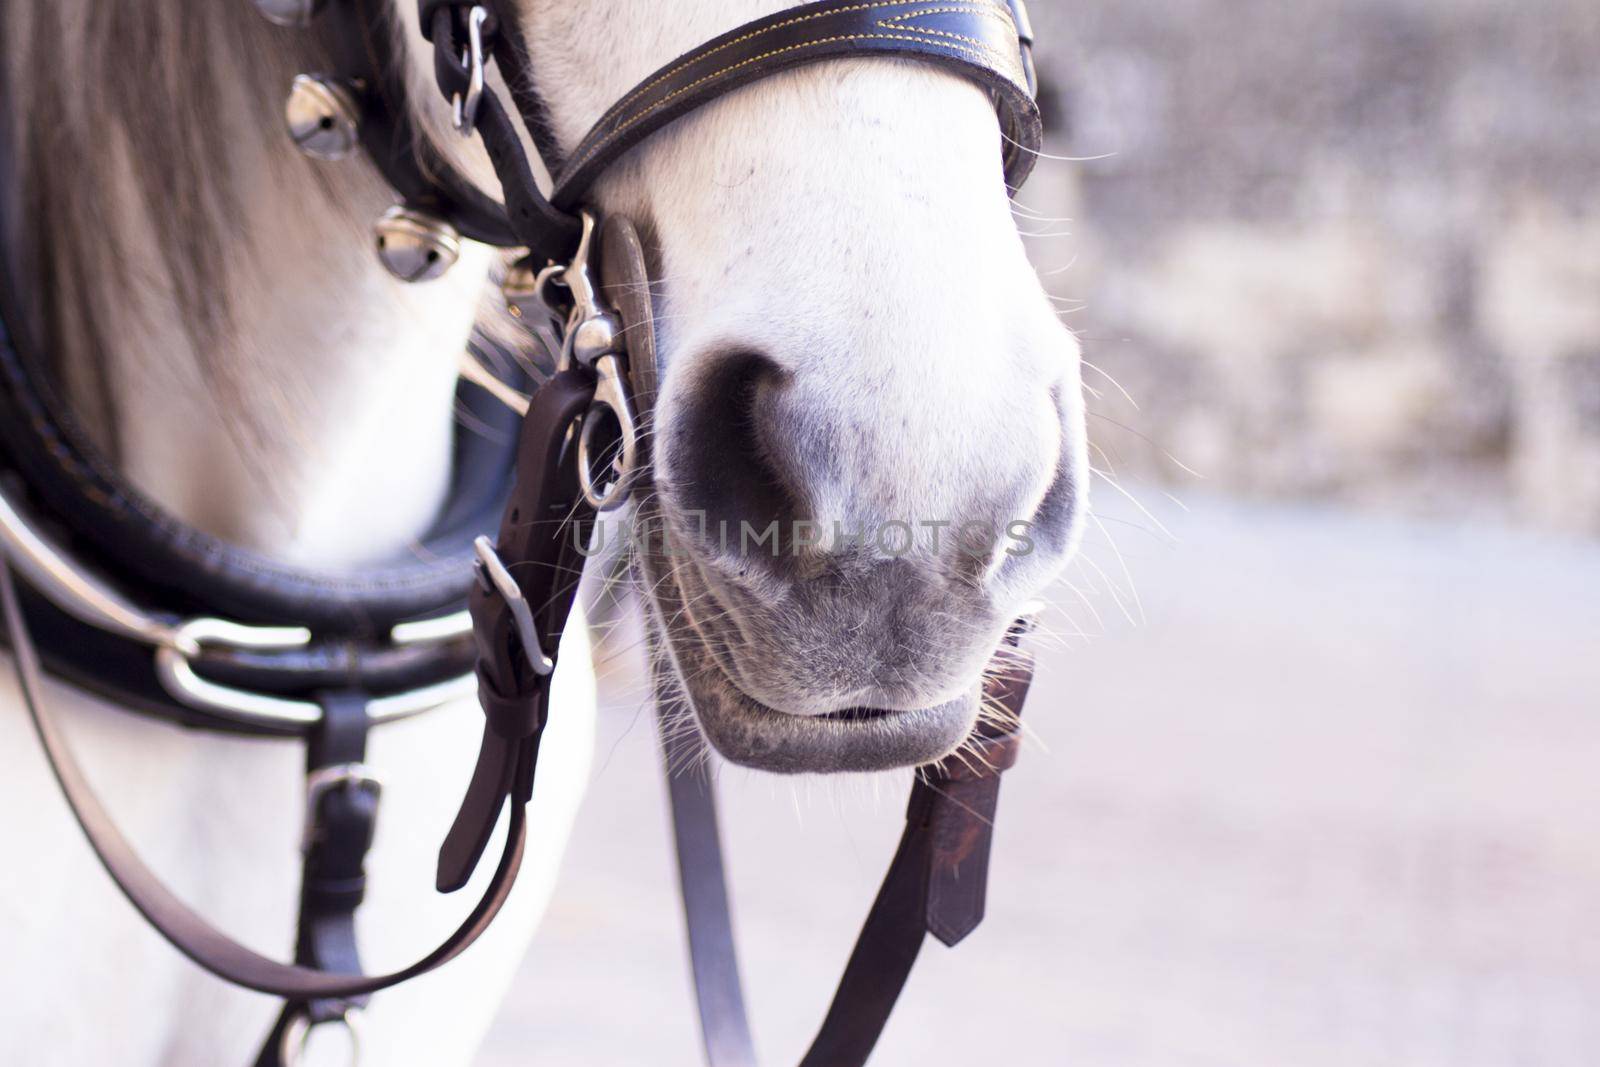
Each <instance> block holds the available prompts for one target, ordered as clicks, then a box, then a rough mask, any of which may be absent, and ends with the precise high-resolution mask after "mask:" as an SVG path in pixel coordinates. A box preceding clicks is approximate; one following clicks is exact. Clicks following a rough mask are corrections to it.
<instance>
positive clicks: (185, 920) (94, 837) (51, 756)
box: [0, 559, 526, 1001]
mask: <svg viewBox="0 0 1600 1067" xmlns="http://www.w3.org/2000/svg"><path fill="white" fill-rule="evenodd" d="M0 601H3V606H4V612H3V614H4V618H5V624H6V630H7V632H8V635H9V637H10V642H11V650H12V656H13V660H14V663H15V667H16V672H17V678H18V681H19V682H20V683H21V688H22V695H23V702H24V703H25V704H26V705H27V708H28V714H29V716H30V717H31V718H32V720H33V726H34V730H35V731H36V732H37V733H38V735H39V743H40V744H41V745H42V746H43V747H44V751H45V756H46V757H47V758H48V760H49V762H50V769H51V771H52V772H54V774H55V777H56V781H57V782H58V783H59V784H60V786H61V792H62V794H63V795H64V796H65V797H66V800H67V804H68V806H69V807H70V808H71V809H72V814H73V817H74V818H76V819H77V821H78V825H79V826H80V827H82V828H83V833H84V836H85V837H86V838H88V841H89V845H90V847H91V848H92V849H93V850H94V853H95V856H96V857H97V858H98V859H99V860H100V863H101V865H102V866H103V867H105V869H106V873H107V874H109V875H110V876H111V880H112V881H113V882H115V883H116V884H117V888H118V889H120V890H122V894H123V896H125V897H127V898H128V902H129V903H131V904H132V905H133V906H134V908H136V909H137V910H138V911H139V913H140V914H141V915H143V916H144V918H145V921H147V922H148V923H149V924H150V925H151V926H153V927H155V929H156V931H157V932H158V933H160V934H161V936H162V937H164V938H166V939H167V941H168V942H170V943H171V944H172V946H173V947H174V948H176V949H177V950H178V951H179V952H182V953H183V954H184V955H185V956H188V957H189V958H190V959H191V960H193V961H194V962H195V963H197V964H199V965H200V966H201V967H203V968H205V969H206V970H208V971H210V972H211V973H212V974H214V975H216V976H217V977H219V978H222V979H224V980H226V981H229V982H232V983H233V984H235V985H240V986H244V987H245V988H247V989H254V990H258V991H260V992H262V993H271V994H274V995H275V996H280V997H284V998H285V999H289V1000H299V1001H312V1000H327V999H338V998H350V997H358V996H361V995H362V994H366V993H372V992H376V991H377V990H379V989H387V988H388V987H390V986H393V985H398V984H399V983H401V982H404V981H407V980H408V979H411V978H414V977H416V976H417V975H419V974H425V973H427V972H428V971H431V970H433V969H434V968H436V967H438V966H440V965H441V964H444V963H447V962H449V961H450V960H452V959H454V958H455V957H456V956H458V955H460V954H461V953H462V951H463V950H465V949H466V948H467V946H468V945H470V944H472V943H473V942H474V941H476V940H477V939H478V937H479V936H481V935H482V934H483V932H484V931H485V930H486V929H488V927H489V923H490V922H491V921H492V920H493V919H494V917H495V915H496V914H497V913H498V912H499V911H500V908H501V906H502V905H504V904H505V902H506V898H507V896H509V894H510V892H511V885H512V882H513V881H514V880H515V879H516V876H517V869H518V868H519V867H520V866H521V864H522V853H523V847H524V844H525V838H526V824H525V815H524V811H523V808H522V806H521V805H513V807H512V810H511V819H510V825H509V827H508V828H507V836H506V847H505V852H504V853H503V854H502V855H501V858H500V865H499V867H498V868H497V869H496V870H495V873H494V877H493V878H492V879H490V882H489V886H488V888H487V889H485V890H484V894H483V898H482V899H481V900H479V902H478V904H477V906H476V907H474V908H473V909H472V912H471V913H470V914H469V915H468V916H467V918H466V919H465V920H464V921H463V922H462V923H461V925H460V926H459V927H458V928H457V929H456V931H455V932H454V933H453V934H451V935H450V936H449V937H448V938H446V939H445V940H444V941H443V942H442V943H441V944H440V945H439V946H438V947H437V948H435V949H434V950H433V951H432V952H430V953H428V954H427V955H426V956H424V957H423V958H422V959H420V960H418V961H417V962H416V963H413V964H412V965H411V966H409V967H405V968H402V969H401V970H398V971H394V972H391V973H389V974H383V975H366V976H359V975H358V976H352V975H348V974H337V973H331V972H328V971H321V970H317V969H315V968H311V967H304V966H299V965H295V964H288V963H280V962H278V961H276V960H273V959H270V958H268V957H266V956H263V955H261V954H260V953H258V952H256V951H255V950H253V949H251V948H248V947H246V946H245V945H242V944H240V943H239V942H237V941H235V940H233V939H232V938H230V937H228V935H226V934H224V933H223V932H222V931H220V930H218V929H217V928H216V927H214V926H212V925H211V924H210V923H209V922H207V921H206V920H205V919H204V918H203V917H202V916H200V915H199V914H198V913H197V912H195V911H194V910H193V909H192V908H190V907H189V906H188V905H187V904H185V903H184V902H183V901H182V900H180V899H178V897H177V896H176V895H175V894H174V893H173V892H172V891H171V890H170V889H168V888H167V887H166V886H165V885H164V884H163V883H162V882H161V880H160V879H159V878H157V877H156V875H155V872H153V871H151V870H150V868H149V867H147V866H146V865H145V863H144V861H143V860H142V859H140V858H139V856H138V854H137V853H135V852H134V851H133V848H132V847H131V846H130V845H129V844H128V841H127V839H126V838H124V837H123V836H122V833H121V831H120V830H118V829H117V827H116V824H115V823H114V822H113V821H112V820H111V817H110V815H109V814H108V813H107V812H106V810H105V807H104V805H102V804H101V803H100V799H99V798H98V797H97V796H96V795H95V793H94V790H93V789H92V788H91V787H90V785H89V782H88V780H87V779H86V778H85V776H84V773H83V770H82V768H81V767H79V765H78V761H77V759H76V758H75V757H74V756H73V754H72V749H71V746H69V745H68V744H67V741H66V738H65V737H64V736H63V735H62V733H61V729H60V726H59V725H58V724H57V722H56V720H55V718H54V716H53V715H52V714H51V712H50V709H49V706H48V704H47V702H46V701H45V700H44V686H43V679H42V676H41V672H40V667H39V657H38V653H37V651H36V650H35V648H34V645H33V641H32V639H31V638H30V636H29V634H28V629H27V624H26V622H25V621H24V619H23V617H22V609H21V605H20V604H19V602H18V599H17V589H16V585H15V582H14V581H13V579H12V574H11V568H10V565H9V564H8V563H7V562H5V561H4V560H3V559H0ZM40 891H41V892H48V887H44V886H41V887H40Z"/></svg>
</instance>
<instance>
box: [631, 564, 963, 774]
mask: <svg viewBox="0 0 1600 1067" xmlns="http://www.w3.org/2000/svg"><path fill="white" fill-rule="evenodd" d="M666 562H667V561H665V560H661V559H658V558H656V557H654V556H652V555H651V554H649V553H640V555H639V557H638V565H639V567H640V570H641V571H642V575H643V578H644V579H645V581H644V587H645V588H646V589H648V590H649V591H650V592H649V594H648V595H646V596H645V598H644V599H645V602H646V611H647V612H648V614H649V619H650V628H651V631H652V638H653V641H654V644H655V648H654V650H653V653H654V655H655V656H657V657H659V660H658V665H657V666H658V669H657V673H656V686H657V688H658V693H657V699H658V701H661V700H663V698H667V697H669V696H670V695H671V694H668V693H661V692H659V689H660V688H661V687H662V685H663V684H668V685H676V686H677V687H678V688H679V689H680V690H681V693H682V695H683V697H684V698H685V699H686V701H687V703H688V705H689V711H688V714H689V715H691V716H692V717H693V718H694V720H695V721H696V723H697V724H698V726H699V729H700V733H701V734H702V735H703V736H704V737H705V739H706V740H707V741H708V742H709V743H710V745H711V747H712V748H714V749H716V751H717V752H718V753H719V754H720V755H721V756H722V757H723V758H725V759H727V760H729V761H731V762H733V763H737V764H740V765H741V766H745V767H753V768H755V769H757V770H764V771H771V772H775V773H778V774H832V773H841V772H852V771H853V772H867V771H884V770H892V769H895V768H899V767H912V766H918V765H920V764H924V763H933V762H936V761H938V760H940V759H943V758H944V757H945V756H948V755H949V754H950V753H951V752H953V751H955V750H956V749H957V748H958V747H960V745H961V743H962V742H963V741H964V740H965V739H966V737H967V736H968V734H970V733H971V732H972V729H973V726H974V725H975V724H976V722H977V720H978V711H979V707H980V704H981V700H980V696H981V693H980V685H979V682H978V681H976V680H975V681H974V682H973V685H972V686H971V688H970V689H969V691H967V692H965V693H963V694H961V695H960V696H958V697H955V698H954V699H951V700H947V701H945V702H943V703H940V704H935V705H933V706H931V707H924V708H915V709H910V710H894V709H885V708H867V707H851V708H845V709H841V710H838V711H831V712H826V713H824V714H820V715H795V714H790V713H788V712H785V711H780V710H778V709H776V708H772V707H769V706H768V705H766V704H763V703H762V702H761V701H759V700H757V699H755V698H754V697H752V696H750V695H749V694H748V693H746V692H745V691H744V690H743V689H742V688H741V687H740V686H739V685H738V683H737V682H735V681H734V679H733V677H732V676H731V675H730V673H729V670H728V668H727V666H726V665H725V664H724V663H723V662H722V661H721V659H720V656H719V655H718V653H717V652H716V651H715V650H714V649H713V648H712V647H710V643H709V642H707V641H706V640H705V638H704V635H703V634H702V633H701V632H700V631H699V630H698V629H697V627H696V626H695V624H694V621H693V617H692V615H691V614H690V611H691V608H692V607H693V606H694V605H695V603H696V602H697V601H699V600H700V598H701V597H704V596H705V595H707V593H708V591H696V592H694V593H686V591H685V589H684V588H683V585H682V584H681V583H682V581H683V579H684V577H686V576H687V573H689V572H692V570H693V568H692V567H690V568H678V567H672V566H670V565H665V564H666ZM667 664H670V671H669V672H663V671H662V670H661V669H660V668H661V667H662V666H665V665H667Z"/></svg>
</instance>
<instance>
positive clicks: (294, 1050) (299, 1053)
mask: <svg viewBox="0 0 1600 1067" xmlns="http://www.w3.org/2000/svg"><path fill="white" fill-rule="evenodd" d="M357 1016H358V1012H357V1011H356V1009H355V1008H353V1007H346V1008H345V1009H344V1010H343V1011H342V1012H340V1013H339V1014H338V1015H337V1016H336V1017H334V1018H332V1019H327V1020H325V1021H323V1022H317V1023H313V1022H312V1021H311V1016H310V1015H309V1014H308V1013H307V1012H306V1011H305V1010H303V1009H302V1010H300V1011H297V1012H295V1013H294V1014H293V1015H291V1016H290V1017H289V1023H288V1025H287V1026H285V1027H284V1028H283V1036H282V1037H281V1038H279V1039H278V1060H279V1061H280V1062H281V1063H282V1064H283V1067H299V1064H300V1063H301V1061H303V1060H304V1059H305V1055H306V1045H307V1044H308V1043H309V1042H310V1040H311V1031H312V1030H313V1029H315V1028H316V1027H318V1026H326V1025H328V1024H329V1023H338V1024H339V1025H340V1026H341V1027H343V1028H344V1032H345V1034H346V1036H348V1037H349V1039H350V1057H349V1059H347V1060H346V1061H345V1062H346V1063H347V1064H349V1065H350V1067H358V1065H359V1064H360V1063H361V1028H360V1027H359V1026H357V1025H356V1018H357Z"/></svg>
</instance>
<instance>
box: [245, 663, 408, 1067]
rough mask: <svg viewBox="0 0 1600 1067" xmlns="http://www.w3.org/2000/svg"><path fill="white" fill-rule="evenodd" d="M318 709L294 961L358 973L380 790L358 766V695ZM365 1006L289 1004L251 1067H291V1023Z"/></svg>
mask: <svg viewBox="0 0 1600 1067" xmlns="http://www.w3.org/2000/svg"><path fill="white" fill-rule="evenodd" d="M318 703H319V704H321V705H322V720H321V722H319V723H318V724H317V728H316V730H315V731H313V732H312V734H311V735H310V736H309V738H307V742H306V826H305V840H304V842H303V850H304V853H305V859H304V864H303V866H302V867H301V872H300V918H299V923H298V928H297V932H296V935H295V950H294V961H295V962H296V963H298V964H300V965H301V966H303V967H313V968H315V969H317V970H319V971H329V972H332V973H336V974H349V975H359V974H360V973H361V952H360V948H359V946H358V945H357V942H356V909H357V908H359V907H360V906H361V902H362V900H363V898H364V897H365V896H366V890H367V875H366V859H367V852H368V850H369V849H371V848H372V837H373V831H374V830H375V829H376V826H377V817H378V801H379V795H380V794H379V789H380V788H381V787H380V786H379V784H378V782H377V781H376V780H375V779H372V778H370V777H368V776H367V772H366V770H365V765H364V763H363V762H362V761H363V760H364V759H365V758H366V753H367V733H368V731H369V730H370V729H371V726H372V722H371V720H370V719H369V718H368V717H367V699H366V695H365V694H363V693H359V692H350V691H345V692H335V693H324V694H322V696H321V699H320V700H319V701H318ZM366 1001H367V998H366V997H365V996H355V997H336V998H328V999H323V1000H312V1001H304V1000H291V1001H287V1002H286V1003H285V1004H284V1006H283V1009H282V1011H280V1012H279V1013H278V1019H277V1021H276V1022H275V1023H274V1024H273V1027H272V1030H271V1032H270V1033H269V1034H268V1037H267V1040H266V1041H265V1042H264V1043H263V1045H262V1049H261V1054H260V1056H259V1057H258V1058H257V1060H256V1067H290V1065H288V1064H285V1063H284V1059H283V1056H284V1045H285V1043H286V1042H285V1035H286V1034H287V1033H288V1032H289V1030H290V1028H291V1026H292V1025H293V1023H294V1022H295V1020H297V1019H298V1020H300V1021H301V1022H302V1023H303V1024H304V1025H305V1026H306V1027H307V1028H309V1027H314V1026H318V1025H321V1024H323V1023H329V1022H334V1021H337V1020H344V1019H346V1018H347V1017H348V1015H349V1013H350V1012H352V1011H356V1010H359V1009H360V1008H361V1007H363V1006H364V1005H365V1004H366Z"/></svg>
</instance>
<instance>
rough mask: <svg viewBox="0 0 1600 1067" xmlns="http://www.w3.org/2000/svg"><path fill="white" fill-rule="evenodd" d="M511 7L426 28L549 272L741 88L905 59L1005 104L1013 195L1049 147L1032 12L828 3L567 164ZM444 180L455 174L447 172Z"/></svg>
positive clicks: (699, 74) (441, 78)
mask: <svg viewBox="0 0 1600 1067" xmlns="http://www.w3.org/2000/svg"><path fill="white" fill-rule="evenodd" d="M510 6H511V5H504V4H497V3H495V2H494V0H418V15H419V18H420V20H421V26H422V32H423V35H424V36H425V37H427V38H428V40H429V41H430V42H431V43H432V44H433V51H434V77H435V80H436V81H437V83H438V86H439V91H440V92H441V93H442V94H443V95H444V96H445V98H446V99H448V100H451V101H452V102H453V103H455V102H462V101H466V100H469V99H470V100H473V101H474V103H473V104H472V105H471V107H472V110H471V113H470V114H466V115H465V121H466V122H469V123H471V124H472V127H474V128H476V129H477V131H478V133H479V134H481V135H482V137H483V143H484V147H485V148H486V149H487V150H488V153H489V159H490V161H491V162H492V163H493V164H494V169H495V176H496V177H497V178H498V179H499V182H500V185H501V188H502V190H503V195H504V197H505V202H506V214H507V216H508V218H509V225H510V228H511V230H512V232H513V233H514V234H515V235H516V238H517V241H518V242H519V243H521V244H524V245H526V246H527V247H528V248H529V249H530V250H531V251H533V252H534V253H536V254H537V255H538V256H543V257H545V258H548V259H551V260H556V261H564V260H566V259H568V258H569V257H570V256H571V254H572V251H573V249H574V248H575V247H576V245H577V241H578V224H577V219H576V217H575V216H574V214H573V213H574V212H575V211H576V210H577V208H578V207H580V206H581V205H582V204H583V203H584V202H585V201H586V200H587V199H588V196H589V193H590V191H591V189H592V187H593V185H594V183H595V181H596V180H597V179H598V178H599V177H600V175H601V174H603V173H604V172H605V171H606V169H607V168H608V167H610V166H611V165H612V164H613V163H615V162H616V160H617V159H618V158H619V157H620V156H622V155H623V154H625V153H626V152H627V151H628V150H629V149H631V148H633V147H634V146H635V145H637V144H639V143H640V142H641V141H643V140H645V139H646V138H647V137H649V136H650V135H651V134H653V133H654V132H656V131H657V130H659V129H661V128H662V127H663V126H666V125H667V124H668V123H671V122H672V121H674V120H675V119H678V118H681V117H682V116H684V115H686V114H688V113H689V112H691V111H694V110H696V109H698V108H700V107H703V106H704V105H706V104H708V103H711V102H712V101H714V100H716V99H718V98H720V97H722V96H724V95H726V94H727V93H729V92H731V91H733V90H734V89H737V88H739V87H740V86H743V85H747V84H750V83H751V82H756V81H760V80H762V79H764V78H768V77H771V76H772V75H774V74H777V73H779V72H781V71H784V70H788V69H790V68H793V67H798V66H802V65H805V64H809V63H816V62H820V61H822V60H826V59H841V58H851V57H857V56H890V57H900V58H906V59H912V60H917V61H920V62H925V63H931V64H932V65H934V66H936V67H940V68H942V69H944V70H948V71H950V72H952V73H954V74H957V75H960V76H961V77H964V78H967V79H968V80H970V81H973V82H976V83H977V84H978V86H979V87H980V88H982V89H984V90H985V91H986V92H988V93H989V95H990V96H991V98H992V99H993V100H994V103H995V107H996V110H997V112H998V115H999V119H1000V132H1001V137H1002V140H1003V144H1002V154H1003V158H1004V163H1005V176H1006V182H1007V184H1008V185H1010V186H1011V188H1013V189H1015V188H1018V187H1020V186H1021V185H1022V183H1023V182H1024V181H1025V180H1026V179H1027V177H1028V174H1029V172H1030V171H1032V169H1033V165H1034V162H1035V161H1036V159H1037V158H1038V154H1039V147H1040V144H1041V143H1042V141H1043V137H1044V126H1043V123H1042V121H1041V119H1040V117H1039V108H1038V105H1037V104H1036V103H1035V101H1034V99H1033V92H1034V73H1033V58H1032V41H1033V31H1032V28H1031V27H1030V26H1029V25H1028V19H1027V14H1026V12H1025V10H1024V7H1023V3H1022V0H866V2H863V0H820V2H818V3H812V4H806V5H803V6H800V7H793V8H788V9H785V10H783V11H780V12H777V13H776V14H773V15H771V16H769V17H767V18H764V19H758V20H756V21H754V22H749V23H746V24H745V25H743V26H740V27H739V28H737V29H735V30H731V31H729V32H728V33H725V34H723V35H722V36H720V37H717V38H715V39H713V40H711V41H707V42H706V43H705V44H703V45H701V46H700V47H698V48H695V49H693V50H692V51H689V52H687V53H685V54H684V55H682V56H680V57H678V58H677V59H675V60H673V61H672V62H671V63H668V64H667V65H666V66H664V67H662V68H661V69H659V70H657V71H656V72H655V73H654V74H651V75H650V76H649V77H647V78H646V79H644V81H643V82H641V83H640V84H639V85H638V87H636V88H635V89H634V90H633V91H632V92H629V93H628V94H627V95H626V96H624V97H623V98H622V99H621V100H619V101H617V103H616V104H615V105H613V106H612V107H611V109H610V110H608V111H607V112H606V113H605V114H604V115H603V116H601V118H600V120H599V121H598V122H596V123H595V124H594V126H593V127H592V128H591V129H590V130H589V132H588V134H587V135H586V136H585V137H584V138H583V140H582V141H581V142H580V143H579V144H578V145H577V146H576V147H575V148H574V149H573V151H572V153H571V154H570V156H568V157H566V158H565V159H564V160H563V159H562V158H561V156H560V153H559V150H558V146H557V145H556V144H555V138H554V136H553V135H552V133H551V130H550V125H549V115H548V114H547V113H546V110H545V107H544V102H543V99H542V98H541V97H540V96H539V94H538V93H537V92H536V91H534V86H533V79H532V76H531V73H530V71H529V65H528V57H527V56H526V54H525V53H524V52H523V50H522V46H521V44H520V43H519V42H518V41H516V40H515V39H514V38H515V37H516V36H517V35H516V34H515V33H513V32H511V29H512V27H511V26H510V25H509V23H510V18H509V11H502V10H500V9H501V8H509V7H510ZM474 35H476V37H477V40H478V41H479V42H480V44H481V45H482V47H483V48H484V49H487V50H488V51H489V53H490V54H492V55H493V56H494V57H495V59H496V60H497V61H498V62H499V63H500V65H501V67H502V69H503V71H504V73H505V75H506V79H507V81H508V82H509V84H510V85H511V90H512V99H513V103H514V105H515V106H516V108H517V109H518V111H519V112H520V116H521V119H522V122H523V125H524V126H526V127H527V129H528V130H529V132H530V134H531V136H532V138H533V141H534V143H535V145H536V147H537V148H538V150H539V152H540V153H541V155H542V156H543V157H544V159H545V162H546V163H547V164H549V165H550V166H551V168H552V169H553V170H555V172H556V173H555V189H554V191H553V192H552V193H551V194H550V195H549V196H548V197H547V196H546V195H545V194H544V192H543V190H541V189H540V188H539V186H538V184H537V183H536V182H535V181H534V177H533V171H532V168H531V167H530V166H529V163H528V157H527V153H526V151H525V150H524V149H523V143H522V139H521V138H520V137H519V136H518V134H517V130H516V127H515V125H514V123H513V121H512V118H511V113H510V111H509V110H508V108H507V107H506V105H505V104H504V102H502V101H501V99H500V96H499V94H498V93H496V92H495V91H494V89H493V88H492V87H490V86H487V85H485V84H484V83H483V69H482V66H481V63H482V57H481V56H480V57H478V61H477V62H476V64H475V63H474V61H473V59H472V41H473V38H474ZM457 106H463V107H464V106H466V105H464V104H460V103H457ZM365 136H366V135H365V134H363V138H364V139H365ZM369 147H370V146H369ZM558 161H559V163H560V166H559V168H557V166H556V165H557V163H558ZM382 166H384V161H383V159H382V158H381V154H380V167H382ZM385 172H386V173H387V169H386V171H385ZM444 173H447V174H453V173H454V172H453V171H450V170H449V169H448V168H445V170H444ZM402 191H403V192H404V191H405V190H402ZM408 195H410V194H408ZM464 232H465V231H464ZM500 243H505V242H500Z"/></svg>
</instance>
